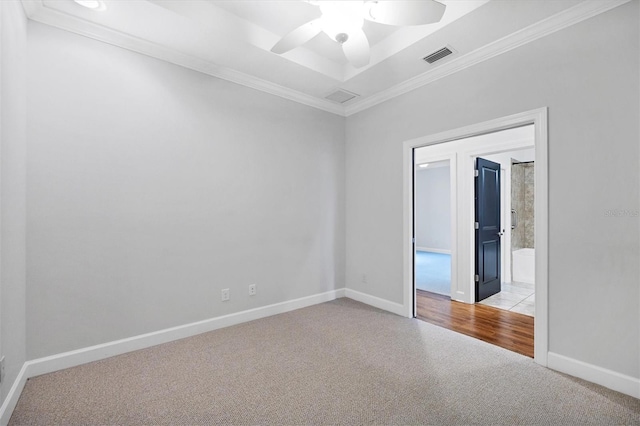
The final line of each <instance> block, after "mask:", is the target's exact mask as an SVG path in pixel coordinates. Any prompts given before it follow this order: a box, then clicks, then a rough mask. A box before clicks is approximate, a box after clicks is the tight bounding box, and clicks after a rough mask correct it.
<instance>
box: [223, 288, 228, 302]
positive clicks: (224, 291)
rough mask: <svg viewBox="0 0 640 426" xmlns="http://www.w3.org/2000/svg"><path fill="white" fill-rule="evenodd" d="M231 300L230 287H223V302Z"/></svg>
mask: <svg viewBox="0 0 640 426" xmlns="http://www.w3.org/2000/svg"><path fill="white" fill-rule="evenodd" d="M228 300H229V289H228V288H223V289H222V301H223V302H227V301H228Z"/></svg>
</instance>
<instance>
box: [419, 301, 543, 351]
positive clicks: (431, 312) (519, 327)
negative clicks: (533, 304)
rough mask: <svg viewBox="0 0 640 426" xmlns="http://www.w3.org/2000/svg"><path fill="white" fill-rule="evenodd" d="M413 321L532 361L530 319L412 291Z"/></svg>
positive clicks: (513, 313) (531, 321)
mask: <svg viewBox="0 0 640 426" xmlns="http://www.w3.org/2000/svg"><path fill="white" fill-rule="evenodd" d="M416 302H417V303H416V304H417V312H416V313H417V317H418V318H419V319H421V320H423V321H426V322H429V323H431V324H435V325H439V326H441V327H444V328H448V329H449V330H453V331H457V332H458V333H462V334H466V335H467V336H471V337H475V338H477V339H480V340H484V341H485V342H489V343H492V344H494V345H497V346H501V347H503V348H505V349H509V350H510V351H514V352H518V353H519V354H522V355H526V356H528V357H531V358H533V317H530V316H527V315H522V314H518V313H515V312H509V311H505V310H504V309H498V308H493V307H491V306H485V305H477V304H476V305H470V304H467V303H462V302H456V301H455V300H454V301H452V300H451V299H450V298H449V297H447V296H441V295H439V294H435V293H429V292H428V291H422V290H416Z"/></svg>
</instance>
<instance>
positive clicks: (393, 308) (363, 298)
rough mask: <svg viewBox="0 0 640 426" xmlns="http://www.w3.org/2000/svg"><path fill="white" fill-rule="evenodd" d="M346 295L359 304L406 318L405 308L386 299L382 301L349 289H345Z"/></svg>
mask: <svg viewBox="0 0 640 426" xmlns="http://www.w3.org/2000/svg"><path fill="white" fill-rule="evenodd" d="M344 295H345V297H348V298H349V299H353V300H356V301H358V302H362V303H365V304H367V305H371V306H373V307H375V308H378V309H382V310H384V311H389V312H392V313H394V314H396V315H400V316H403V317H404V316H406V315H405V314H406V309H405V307H404V306H403V305H401V304H399V303H395V302H390V301H388V300H386V299H381V298H379V297H376V296H371V295H370V294H366V293H361V292H359V291H355V290H351V289H349V288H346V289H344Z"/></svg>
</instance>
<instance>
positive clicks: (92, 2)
mask: <svg viewBox="0 0 640 426" xmlns="http://www.w3.org/2000/svg"><path fill="white" fill-rule="evenodd" d="M73 1H74V2H76V3H77V4H79V5H80V6H84V7H86V8H87V9H91V10H97V11H103V10H105V9H106V8H107V5H106V4H105V3H104V1H102V0H73Z"/></svg>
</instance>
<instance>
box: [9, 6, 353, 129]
mask: <svg viewBox="0 0 640 426" xmlns="http://www.w3.org/2000/svg"><path fill="white" fill-rule="evenodd" d="M0 1H1V0H0ZM22 3H23V5H24V9H25V13H26V14H27V16H28V17H29V19H32V20H34V21H38V22H41V23H43V24H47V25H51V26H53V27H57V28H60V29H63V30H66V31H69V32H72V33H75V34H79V35H82V36H85V37H89V38H92V39H95V40H98V41H102V42H104V43H107V44H111V45H114V46H118V47H121V48H124V49H127V50H131V51H133V52H137V53H141V54H143V55H147V56H151V57H153V58H156V59H160V60H163V61H166V62H170V63H172V64H175V65H180V66H182V67H185V68H189V69H192V70H195V71H199V72H201V73H204V74H207V75H210V76H212V77H217V78H220V79H223V80H227V81H230V82H232V83H236V84H240V85H242V86H246V87H250V88H252V89H256V90H260V91H262V92H266V93H270V94H272V95H276V96H279V97H281V98H285V99H288V100H291V101H294V102H298V103H300V104H303V105H307V106H310V107H313V108H317V109H320V110H323V111H327V112H330V113H332V114H337V115H341V116H344V106H342V105H337V104H334V103H333V102H330V101H327V100H324V99H319V98H316V97H315V96H311V95H307V94H306V93H302V92H299V91H297V90H293V89H289V88H287V87H283V86H280V85H278V84H275V83H271V82H270V81H267V80H263V79H260V78H256V77H253V76H250V75H248V74H245V73H242V72H239V71H236V70H233V69H230V68H226V67H222V66H219V65H216V64H214V63H211V62H208V61H205V60H202V59H200V58H196V57H194V56H191V55H187V54H185V53H182V52H178V51H177V50H174V49H171V48H168V47H166V46H163V45H161V44H158V43H154V42H151V41H148V40H144V39H141V38H139V37H136V36H133V35H131V34H127V33H124V32H121V31H117V30H113V29H111V28H108V27H105V26H103V25H99V24H96V23H93V22H89V21H85V20H82V19H81V18H76V17H74V18H72V17H70V16H68V15H66V14H65V13H62V12H59V11H57V10H54V9H50V8H47V9H46V13H42V10H43V9H44V6H43V4H42V2H41V1H40V0H37V1H33V0H23V2H22ZM71 19H73V20H74V24H73V25H71V24H70V23H69V21H70V20H71ZM78 21H81V23H82V24H81V25H78Z"/></svg>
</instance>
